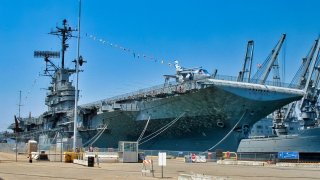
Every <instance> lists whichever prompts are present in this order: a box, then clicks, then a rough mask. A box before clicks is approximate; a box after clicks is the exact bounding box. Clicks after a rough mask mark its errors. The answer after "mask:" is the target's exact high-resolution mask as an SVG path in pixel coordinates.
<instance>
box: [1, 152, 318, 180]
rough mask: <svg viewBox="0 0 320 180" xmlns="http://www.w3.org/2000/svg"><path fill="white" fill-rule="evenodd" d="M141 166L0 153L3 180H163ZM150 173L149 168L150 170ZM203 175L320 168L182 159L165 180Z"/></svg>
mask: <svg viewBox="0 0 320 180" xmlns="http://www.w3.org/2000/svg"><path fill="white" fill-rule="evenodd" d="M141 169H142V164H141V163H101V164H100V167H97V165H95V167H86V166H81V165H76V164H71V163H61V162H49V161H36V160H34V161H33V163H29V162H28V159H27V157H26V155H19V157H18V162H15V155H14V154H6V153H0V179H5V180H11V179H13V180H16V179H18V180H19V179H23V180H29V179H32V180H34V179H79V180H84V179H126V180H131V179H161V176H162V174H161V168H160V167H159V166H158V162H157V159H156V158H154V169H155V177H152V175H151V174H148V175H147V176H142V174H141ZM148 169H150V166H148ZM192 173H193V174H204V175H209V176H212V177H213V178H212V179H219V180H220V179H228V180H229V179H240V180H242V179H243V180H247V179H254V180H256V179H261V180H273V179H281V180H285V179H291V180H292V179H294V180H298V179H304V180H308V179H320V169H319V168H288V167H276V166H274V165H268V166H264V167H261V166H239V165H238V166H234V165H218V164H217V163H215V162H208V163H184V162H183V160H182V159H168V160H167V166H166V167H164V172H163V175H164V179H178V176H179V175H180V174H192Z"/></svg>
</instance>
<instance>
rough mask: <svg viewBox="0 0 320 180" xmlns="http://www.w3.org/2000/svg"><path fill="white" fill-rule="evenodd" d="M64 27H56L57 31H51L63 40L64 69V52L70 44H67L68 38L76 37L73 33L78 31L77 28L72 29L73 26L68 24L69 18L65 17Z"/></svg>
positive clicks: (62, 64) (62, 65)
mask: <svg viewBox="0 0 320 180" xmlns="http://www.w3.org/2000/svg"><path fill="white" fill-rule="evenodd" d="M62 24H63V27H56V29H57V30H56V31H51V32H50V33H49V34H52V35H57V36H58V37H61V40H62V48H61V53H62V57H61V68H62V69H64V54H65V51H66V50H67V48H68V47H69V44H67V43H66V42H67V40H68V39H70V38H72V37H76V36H73V35H72V32H73V31H77V30H76V29H71V27H69V26H68V24H67V20H66V19H64V20H63V21H62Z"/></svg>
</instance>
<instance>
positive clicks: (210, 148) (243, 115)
mask: <svg viewBox="0 0 320 180" xmlns="http://www.w3.org/2000/svg"><path fill="white" fill-rule="evenodd" d="M247 111H248V110H246V111H245V112H244V113H243V114H242V116H241V118H240V119H239V121H238V122H237V123H236V124H235V125H234V126H233V128H232V129H231V130H230V131H229V132H228V134H227V135H226V136H225V137H224V138H222V139H221V140H220V141H219V142H218V143H217V144H215V145H214V146H212V147H211V148H209V149H208V150H206V151H205V152H208V151H210V150H212V149H213V148H215V147H216V146H218V145H219V144H220V143H221V142H223V141H224V140H225V139H226V138H227V137H228V136H229V135H230V134H231V132H232V131H233V130H234V129H235V128H236V127H237V126H238V124H239V123H240V121H241V120H242V119H243V118H244V116H245V115H246V114H247Z"/></svg>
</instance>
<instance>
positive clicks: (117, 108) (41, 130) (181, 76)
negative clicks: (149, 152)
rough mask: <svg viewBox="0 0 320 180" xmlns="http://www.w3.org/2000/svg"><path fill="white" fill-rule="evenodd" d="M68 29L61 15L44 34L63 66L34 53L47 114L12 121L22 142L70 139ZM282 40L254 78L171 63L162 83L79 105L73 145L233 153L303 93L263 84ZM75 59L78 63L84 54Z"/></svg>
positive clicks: (72, 100)
mask: <svg viewBox="0 0 320 180" xmlns="http://www.w3.org/2000/svg"><path fill="white" fill-rule="evenodd" d="M73 31H74V30H73V29H71V28H70V27H68V25H67V21H66V20H64V21H63V26H62V27H57V29H56V31H52V32H50V34H53V35H58V36H59V37H60V38H61V40H62V50H61V54H62V57H61V67H59V66H57V65H55V64H54V63H53V61H51V59H53V58H59V57H60V52H51V51H36V52H35V57H38V58H43V59H44V62H45V63H46V65H47V68H46V70H45V74H46V75H48V76H51V85H50V86H49V87H48V92H47V94H46V99H45V104H46V105H47V106H48V111H46V112H44V113H43V114H42V115H40V116H39V117H31V115H30V116H29V117H26V118H20V119H19V118H16V119H15V123H13V124H12V125H11V126H10V127H9V128H10V129H12V130H14V131H15V132H17V133H19V136H20V138H21V139H36V140H39V137H41V138H47V139H50V138H57V137H58V136H60V137H66V138H73V137H72V136H73V129H74V123H73V119H74V106H75V97H76V96H75V95H76V94H77V93H76V90H75V87H74V85H73V84H72V82H71V81H70V80H69V77H70V75H72V74H73V73H75V72H76V71H75V70H74V69H70V68H67V67H65V66H64V61H65V60H64V54H65V52H66V49H67V47H68V45H67V44H66V41H67V39H68V38H72V37H73V35H72V32H73ZM285 37H286V35H285V34H284V35H282V36H281V39H280V40H279V42H278V43H277V45H276V46H275V48H274V49H272V51H271V54H270V56H269V58H268V59H267V60H266V61H265V63H263V64H262V65H261V68H260V69H259V71H258V72H257V73H256V74H255V75H254V76H253V78H251V77H250V74H248V73H246V72H248V71H247V68H248V67H250V69H251V64H250V65H249V66H244V67H243V70H242V71H241V73H240V75H239V77H238V78H236V77H230V76H221V75H218V74H217V73H216V72H215V73H213V74H210V73H209V72H207V71H206V70H205V69H203V68H190V69H188V68H183V67H181V66H180V64H179V62H177V61H176V62H175V67H176V73H175V74H174V75H164V81H165V82H164V84H161V85H158V86H154V87H150V88H147V89H142V90H139V91H136V92H132V93H128V94H124V95H120V96H117V97H111V98H106V99H102V100H100V101H97V102H93V103H88V104H83V105H80V106H78V111H77V121H78V122H77V123H76V124H77V127H76V130H77V131H78V136H79V137H77V138H79V139H82V144H80V142H81V141H78V142H79V144H77V146H89V145H93V146H96V147H117V145H118V141H138V143H139V147H140V148H141V149H156V150H179V151H207V150H209V151H214V150H215V149H225V150H230V151H232V150H233V151H234V150H236V149H237V147H238V144H239V142H240V140H241V139H242V138H245V137H248V132H249V129H250V128H251V127H252V125H253V124H254V123H255V122H257V121H258V120H260V119H261V118H263V117H265V116H267V115H268V114H270V113H272V112H273V111H275V110H276V109H279V108H281V107H283V106H284V105H286V104H289V103H291V102H293V101H296V100H299V99H300V98H301V97H303V95H304V91H303V90H301V89H299V88H298V87H295V86H291V87H287V86H286V85H285V84H283V83H274V82H271V83H270V82H268V81H267V78H268V75H269V73H270V71H271V69H272V68H273V67H274V64H275V62H276V60H277V56H278V53H279V51H280V49H281V46H282V44H283V41H284V40H285ZM250 47H251V48H250ZM252 53H253V48H252V46H249V44H248V48H247V53H246V59H248V60H249V59H251V60H252ZM78 61H79V64H80V65H82V63H83V62H84V60H83V59H82V57H81V59H78ZM251 62H252V61H251ZM84 91H85V90H84ZM13 137H14V134H13Z"/></svg>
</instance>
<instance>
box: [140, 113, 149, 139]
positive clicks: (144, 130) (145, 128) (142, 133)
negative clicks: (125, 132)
mask: <svg viewBox="0 0 320 180" xmlns="http://www.w3.org/2000/svg"><path fill="white" fill-rule="evenodd" d="M150 117H151V116H149V119H148V121H147V124H146V125H145V127H144V129H143V131H142V132H141V134H140V136H139V138H138V140H137V142H139V141H140V140H141V138H142V137H143V135H144V133H145V132H146V130H147V127H148V124H149V121H150Z"/></svg>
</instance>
